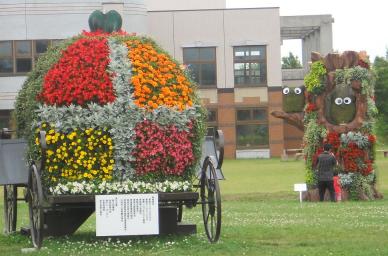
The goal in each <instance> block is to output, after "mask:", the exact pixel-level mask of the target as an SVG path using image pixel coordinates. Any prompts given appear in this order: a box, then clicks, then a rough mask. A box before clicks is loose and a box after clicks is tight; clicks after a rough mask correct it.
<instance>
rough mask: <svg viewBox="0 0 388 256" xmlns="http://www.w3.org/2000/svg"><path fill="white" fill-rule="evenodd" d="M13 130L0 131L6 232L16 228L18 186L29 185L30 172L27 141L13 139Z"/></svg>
mask: <svg viewBox="0 0 388 256" xmlns="http://www.w3.org/2000/svg"><path fill="white" fill-rule="evenodd" d="M12 133H13V132H12V131H10V130H8V129H2V130H1V131H0V185H2V186H3V187H4V233H5V234H9V233H12V232H14V231H15V230H16V219H17V200H24V197H23V198H18V187H27V181H28V172H27V169H28V167H27V161H26V159H25V155H26V154H25V152H26V148H27V142H26V141H25V140H22V139H11V134H12Z"/></svg>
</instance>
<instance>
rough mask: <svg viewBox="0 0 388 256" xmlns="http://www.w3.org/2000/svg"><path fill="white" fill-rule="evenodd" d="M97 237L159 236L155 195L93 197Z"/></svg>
mask: <svg viewBox="0 0 388 256" xmlns="http://www.w3.org/2000/svg"><path fill="white" fill-rule="evenodd" d="M95 201H96V236H128V235H155V234H159V201H158V194H125V195H97V196H96V200H95Z"/></svg>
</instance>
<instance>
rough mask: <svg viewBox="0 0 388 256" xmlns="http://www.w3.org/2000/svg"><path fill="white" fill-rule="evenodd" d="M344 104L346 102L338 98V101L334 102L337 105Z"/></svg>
mask: <svg viewBox="0 0 388 256" xmlns="http://www.w3.org/2000/svg"><path fill="white" fill-rule="evenodd" d="M343 102H344V101H343V99H342V98H336V99H335V100H334V103H335V104H336V105H341V104H342V103H343Z"/></svg>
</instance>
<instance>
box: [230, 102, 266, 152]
mask: <svg viewBox="0 0 388 256" xmlns="http://www.w3.org/2000/svg"><path fill="white" fill-rule="evenodd" d="M236 119H237V120H236V139H237V148H238V149H248V148H262V147H268V144H269V140H268V121H267V120H268V119H267V109H266V108H246V109H237V110H236Z"/></svg>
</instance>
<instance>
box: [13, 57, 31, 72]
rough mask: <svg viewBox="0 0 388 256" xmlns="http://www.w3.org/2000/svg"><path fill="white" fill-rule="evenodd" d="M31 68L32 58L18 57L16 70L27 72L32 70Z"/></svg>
mask: <svg viewBox="0 0 388 256" xmlns="http://www.w3.org/2000/svg"><path fill="white" fill-rule="evenodd" d="M31 69H32V59H31V58H26V59H24V58H23V59H22V58H20V59H16V72H19V73H25V72H30V71H31Z"/></svg>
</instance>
